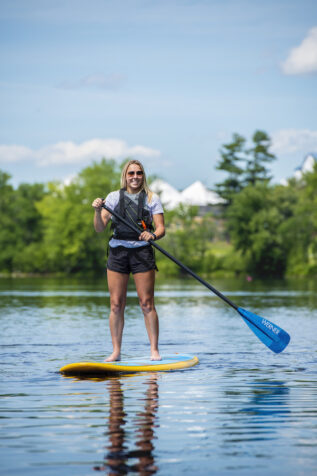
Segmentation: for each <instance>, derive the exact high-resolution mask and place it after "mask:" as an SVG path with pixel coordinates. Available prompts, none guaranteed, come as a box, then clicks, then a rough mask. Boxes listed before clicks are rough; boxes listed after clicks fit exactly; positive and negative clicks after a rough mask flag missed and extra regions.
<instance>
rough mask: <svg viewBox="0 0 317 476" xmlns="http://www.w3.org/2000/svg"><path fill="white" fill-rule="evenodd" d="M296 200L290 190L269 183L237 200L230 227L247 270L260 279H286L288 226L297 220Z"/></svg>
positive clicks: (255, 187)
mask: <svg viewBox="0 0 317 476" xmlns="http://www.w3.org/2000/svg"><path fill="white" fill-rule="evenodd" d="M296 200H297V197H296V196H294V194H293V192H292V191H291V190H290V189H289V188H288V187H282V186H276V187H271V186H269V185H268V183H267V182H262V183H261V182H259V183H257V184H255V185H254V186H252V185H250V186H248V187H246V188H244V190H242V192H241V193H240V194H239V195H237V196H236V197H235V198H234V201H233V204H232V206H231V207H230V210H229V212H228V227H229V230H230V236H231V239H232V242H233V244H234V246H235V249H236V250H239V251H241V252H242V255H243V256H244V259H245V263H246V269H247V271H248V272H249V273H251V274H253V275H258V276H283V275H284V273H285V270H286V265H287V258H288V253H289V249H290V242H289V240H286V239H285V232H284V227H285V222H286V221H287V220H290V219H291V218H292V217H293V216H294V207H295V204H296Z"/></svg>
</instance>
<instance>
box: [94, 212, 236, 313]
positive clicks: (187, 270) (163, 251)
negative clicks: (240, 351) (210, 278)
mask: <svg viewBox="0 0 317 476" xmlns="http://www.w3.org/2000/svg"><path fill="white" fill-rule="evenodd" d="M103 208H105V209H106V210H107V211H108V212H109V213H111V215H113V216H115V217H116V218H118V220H121V221H122V223H124V224H125V225H126V226H128V227H129V228H130V229H131V230H133V231H135V232H136V233H139V234H140V233H141V230H139V228H138V227H137V226H135V225H133V224H132V223H131V222H129V221H128V220H126V219H125V218H123V217H122V216H121V215H119V214H118V213H117V212H115V211H114V210H111V208H109V207H108V206H107V205H106V204H105V203H103ZM149 243H150V244H151V245H152V246H153V247H154V248H156V249H157V250H159V251H160V252H161V253H162V254H163V255H165V256H167V258H169V259H170V260H171V261H173V262H174V263H175V264H177V265H178V266H179V267H180V268H182V269H183V270H184V271H186V273H188V274H190V275H191V276H192V277H193V278H195V279H197V281H199V282H200V283H201V284H203V285H204V286H206V288H208V289H210V291H212V292H213V293H214V294H216V295H217V296H218V297H220V299H222V300H223V301H225V302H226V303H227V304H229V306H231V307H233V309H235V310H236V311H237V310H238V306H236V305H235V304H234V303H233V302H232V301H230V299H228V298H227V297H226V296H224V295H223V294H222V293H221V292H220V291H218V290H217V289H216V288H214V287H213V286H212V285H211V284H209V283H207V281H205V280H204V279H203V278H201V277H200V276H198V274H196V273H195V272H194V271H192V270H191V269H190V268H188V266H186V265H185V264H183V263H182V262H181V261H179V260H178V259H177V258H175V257H174V256H172V255H171V254H170V253H169V252H168V251H166V250H164V248H162V247H161V246H159V245H158V244H157V243H155V241H153V240H150V241H149Z"/></svg>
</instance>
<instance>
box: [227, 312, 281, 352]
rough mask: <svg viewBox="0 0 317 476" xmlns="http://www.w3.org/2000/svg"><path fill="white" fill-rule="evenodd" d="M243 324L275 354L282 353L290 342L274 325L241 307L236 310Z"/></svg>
mask: <svg viewBox="0 0 317 476" xmlns="http://www.w3.org/2000/svg"><path fill="white" fill-rule="evenodd" d="M237 311H238V313H239V314H240V316H242V318H243V320H244V322H245V323H246V324H247V325H248V326H249V327H250V329H251V331H252V332H254V334H255V335H256V336H257V337H258V338H259V339H260V340H261V341H262V342H263V344H265V345H266V346H267V347H268V348H269V349H271V350H272V351H273V352H275V353H276V354H279V353H280V352H282V351H283V350H284V349H285V347H286V346H287V344H288V343H289V341H290V336H289V334H288V333H287V332H285V331H284V330H283V329H281V328H280V327H278V326H277V325H276V324H273V323H272V322H270V321H268V320H267V319H265V318H264V317H260V316H257V315H256V314H253V312H250V311H246V310H245V309H242V307H238V308H237Z"/></svg>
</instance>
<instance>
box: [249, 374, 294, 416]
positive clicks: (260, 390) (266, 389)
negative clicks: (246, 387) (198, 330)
mask: <svg viewBox="0 0 317 476" xmlns="http://www.w3.org/2000/svg"><path fill="white" fill-rule="evenodd" d="M251 391H252V394H253V396H252V398H251V406H249V407H247V408H244V409H243V410H242V411H243V413H247V414H249V415H260V416H263V415H265V416H272V415H274V416H277V415H278V416H281V415H287V414H289V413H290V410H289V408H288V405H287V400H288V394H289V388H288V387H287V386H286V385H285V382H276V381H274V382H270V381H267V382H255V383H254V386H253V387H251Z"/></svg>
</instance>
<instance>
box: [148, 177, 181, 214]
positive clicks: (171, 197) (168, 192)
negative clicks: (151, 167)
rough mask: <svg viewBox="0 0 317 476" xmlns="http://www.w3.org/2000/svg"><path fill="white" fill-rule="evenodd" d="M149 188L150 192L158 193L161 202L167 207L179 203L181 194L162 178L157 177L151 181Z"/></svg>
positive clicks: (170, 207)
mask: <svg viewBox="0 0 317 476" xmlns="http://www.w3.org/2000/svg"><path fill="white" fill-rule="evenodd" d="M150 188H151V190H152V192H154V193H157V195H159V197H160V199H161V201H162V204H163V205H164V207H165V208H167V209H170V210H171V209H173V208H175V207H177V205H179V204H180V203H181V194H180V192H179V191H178V190H176V188H174V187H172V185H170V184H169V183H167V182H164V180H161V179H157V180H155V181H154V182H152V183H151V185H150Z"/></svg>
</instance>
